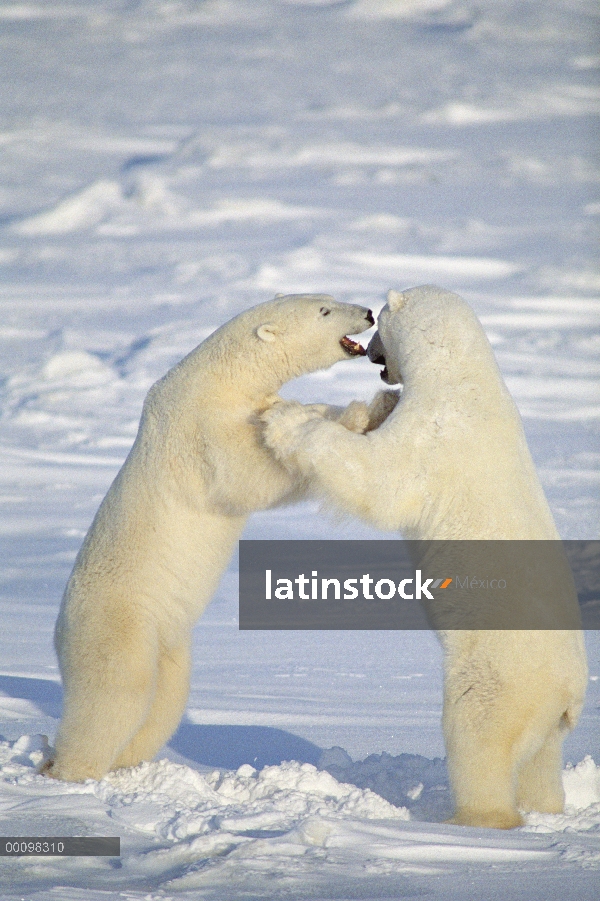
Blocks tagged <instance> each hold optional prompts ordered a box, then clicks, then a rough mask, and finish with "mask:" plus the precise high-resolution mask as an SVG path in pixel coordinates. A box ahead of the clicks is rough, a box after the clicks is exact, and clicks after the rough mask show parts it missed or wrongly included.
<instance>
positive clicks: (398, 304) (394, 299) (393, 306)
mask: <svg viewBox="0 0 600 901" xmlns="http://www.w3.org/2000/svg"><path fill="white" fill-rule="evenodd" d="M387 302H388V307H389V308H390V310H391V311H392V313H397V312H398V310H401V309H402V307H403V306H404V304H405V303H406V297H405V296H404V294H401V293H400V291H394V290H393V289H391V290H390V291H388V293H387Z"/></svg>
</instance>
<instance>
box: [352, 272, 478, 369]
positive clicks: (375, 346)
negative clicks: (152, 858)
mask: <svg viewBox="0 0 600 901" xmlns="http://www.w3.org/2000/svg"><path fill="white" fill-rule="evenodd" d="M367 354H368V356H369V359H370V360H371V362H372V363H376V364H378V365H383V367H384V368H383V370H382V372H381V378H382V379H383V381H384V382H387V384H389V385H397V384H402V382H403V381H404V380H405V379H406V377H408V376H409V374H411V375H412V374H413V373H417V372H418V374H419V380H420V381H421V380H422V378H424V377H426V378H427V381H428V382H429V381H431V379H437V378H438V377H440V376H442V375H443V379H444V382H445V383H446V384H448V383H449V382H452V381H456V380H458V381H461V380H464V379H465V377H466V376H467V373H469V372H472V371H473V369H477V368H478V367H481V364H482V362H484V363H485V365H489V363H490V361H494V367H495V360H494V357H493V353H492V350H491V347H490V345H489V342H488V339H487V337H486V335H485V332H484V331H483V328H482V326H481V324H480V322H479V320H478V319H477V317H476V316H475V314H474V312H473V310H472V309H471V307H470V306H469V305H468V303H467V302H466V301H464V300H463V299H462V297H459V295H458V294H453V293H452V292H451V291H445V290H444V289H443V288H438V287H436V286H435V285H422V286H421V287H418V288H411V289H410V290H408V291H403V292H399V291H389V292H388V295H387V304H386V305H385V306H384V307H383V309H382V310H381V313H380V314H379V318H378V321H377V332H376V333H375V335H374V336H373V338H372V339H371V342H370V344H369V347H368V349H367Z"/></svg>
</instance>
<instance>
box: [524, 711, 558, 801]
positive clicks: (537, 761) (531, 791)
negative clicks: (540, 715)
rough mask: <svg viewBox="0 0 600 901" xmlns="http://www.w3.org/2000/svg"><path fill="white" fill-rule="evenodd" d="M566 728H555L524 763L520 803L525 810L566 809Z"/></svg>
mask: <svg viewBox="0 0 600 901" xmlns="http://www.w3.org/2000/svg"><path fill="white" fill-rule="evenodd" d="M564 732H565V730H561V728H560V727H557V728H554V729H553V730H552V731H551V733H550V735H549V736H548V738H547V739H546V741H545V742H544V744H543V745H542V747H541V748H540V749H539V751H538V752H537V753H536V754H534V756H533V757H532V758H531V759H530V760H528V761H527V762H526V763H524V764H523V766H522V768H521V771H520V773H519V783H518V788H517V804H518V806H519V807H520V808H522V809H523V810H525V811H531V810H535V811H537V812H538V813H562V812H563V810H564V804H565V792H564V789H563V784H562V743H563V738H564Z"/></svg>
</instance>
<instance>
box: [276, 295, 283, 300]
mask: <svg viewBox="0 0 600 901" xmlns="http://www.w3.org/2000/svg"><path fill="white" fill-rule="evenodd" d="M282 297H285V294H276V295H275V300H281V298H282Z"/></svg>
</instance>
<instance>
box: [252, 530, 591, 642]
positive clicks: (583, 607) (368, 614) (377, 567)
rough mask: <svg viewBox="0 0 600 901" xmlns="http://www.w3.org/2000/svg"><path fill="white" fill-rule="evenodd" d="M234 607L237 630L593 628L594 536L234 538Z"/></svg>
mask: <svg viewBox="0 0 600 901" xmlns="http://www.w3.org/2000/svg"><path fill="white" fill-rule="evenodd" d="M401 594H404V595H405V597H402V596H401ZM239 616H240V619H239V628H240V629H242V630H246V629H344V630H347V629H428V628H434V629H440V630H449V629H581V628H584V629H600V541H564V542H563V541H401V540H397V541H395V540H392V541H240V594H239Z"/></svg>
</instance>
